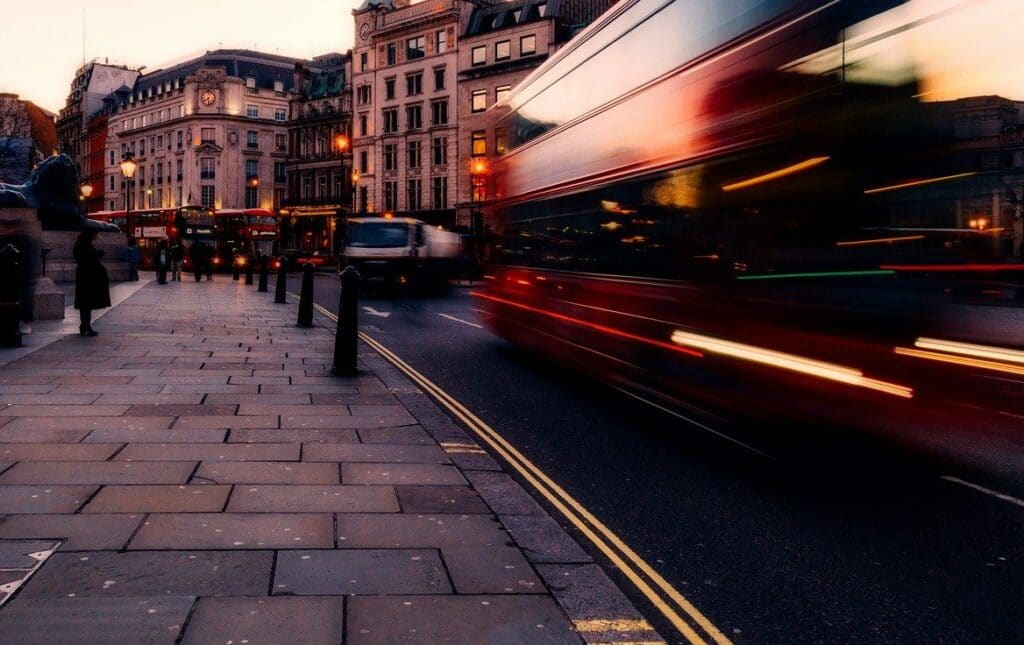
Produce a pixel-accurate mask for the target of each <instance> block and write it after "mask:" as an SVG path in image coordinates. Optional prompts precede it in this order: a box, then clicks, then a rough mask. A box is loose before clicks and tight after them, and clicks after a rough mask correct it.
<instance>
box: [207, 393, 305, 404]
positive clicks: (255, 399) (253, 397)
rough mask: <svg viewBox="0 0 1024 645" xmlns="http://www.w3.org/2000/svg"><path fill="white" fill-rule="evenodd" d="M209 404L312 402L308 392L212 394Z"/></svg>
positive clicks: (208, 399) (208, 397) (209, 397)
mask: <svg viewBox="0 0 1024 645" xmlns="http://www.w3.org/2000/svg"><path fill="white" fill-rule="evenodd" d="M206 403H207V404H214V405H221V404H228V405H247V404H261V405H277V404H283V405H303V404H307V405H308V404H311V403H312V401H311V400H310V396H309V395H308V394H210V395H209V396H207V397H206Z"/></svg>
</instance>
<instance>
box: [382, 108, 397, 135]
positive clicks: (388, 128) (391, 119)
mask: <svg viewBox="0 0 1024 645" xmlns="http://www.w3.org/2000/svg"><path fill="white" fill-rule="evenodd" d="M393 132H398V110H395V109H391V110H384V134H391V133H393Z"/></svg>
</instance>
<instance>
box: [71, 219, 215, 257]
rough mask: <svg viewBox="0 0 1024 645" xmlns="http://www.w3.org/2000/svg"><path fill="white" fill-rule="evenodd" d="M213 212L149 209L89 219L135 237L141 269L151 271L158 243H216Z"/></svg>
mask: <svg viewBox="0 0 1024 645" xmlns="http://www.w3.org/2000/svg"><path fill="white" fill-rule="evenodd" d="M213 213H214V211H213V209H212V208H206V207H204V206H182V207H179V208H148V209H141V210H134V211H123V210H121V211H100V212H98V213H93V214H92V215H91V217H92V219H95V220H98V221H101V222H109V223H111V224H115V225H117V226H118V227H120V229H121V230H122V231H124V233H125V235H127V236H129V237H134V238H135V240H136V241H137V242H138V245H139V250H140V266H141V267H142V268H144V269H151V268H153V262H154V260H153V258H154V252H155V250H156V246H157V244H159V243H160V240H167V243H168V244H174V243H175V242H178V241H182V242H186V243H191V242H194V241H195V240H198V239H202V240H204V241H212V240H214V239H216V227H215V222H214V218H213Z"/></svg>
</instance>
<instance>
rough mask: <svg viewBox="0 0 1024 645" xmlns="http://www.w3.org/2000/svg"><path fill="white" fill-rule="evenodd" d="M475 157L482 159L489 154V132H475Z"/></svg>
mask: <svg viewBox="0 0 1024 645" xmlns="http://www.w3.org/2000/svg"><path fill="white" fill-rule="evenodd" d="M472 150H473V156H474V157H480V156H482V155H485V154H487V132H486V131H484V130H475V131H474V132H473V148H472Z"/></svg>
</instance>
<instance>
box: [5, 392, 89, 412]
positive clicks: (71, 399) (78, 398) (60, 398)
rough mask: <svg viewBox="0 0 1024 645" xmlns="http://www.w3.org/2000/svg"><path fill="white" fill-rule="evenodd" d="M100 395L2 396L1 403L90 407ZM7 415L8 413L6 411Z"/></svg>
mask: <svg viewBox="0 0 1024 645" xmlns="http://www.w3.org/2000/svg"><path fill="white" fill-rule="evenodd" d="M98 398H100V395H99V394H0V403H2V404H6V405H89V404H90V403H94V402H97V403H99V402H98V401H96V399H98ZM4 413H5V414H6V411H4ZM12 416H14V415H12Z"/></svg>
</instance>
